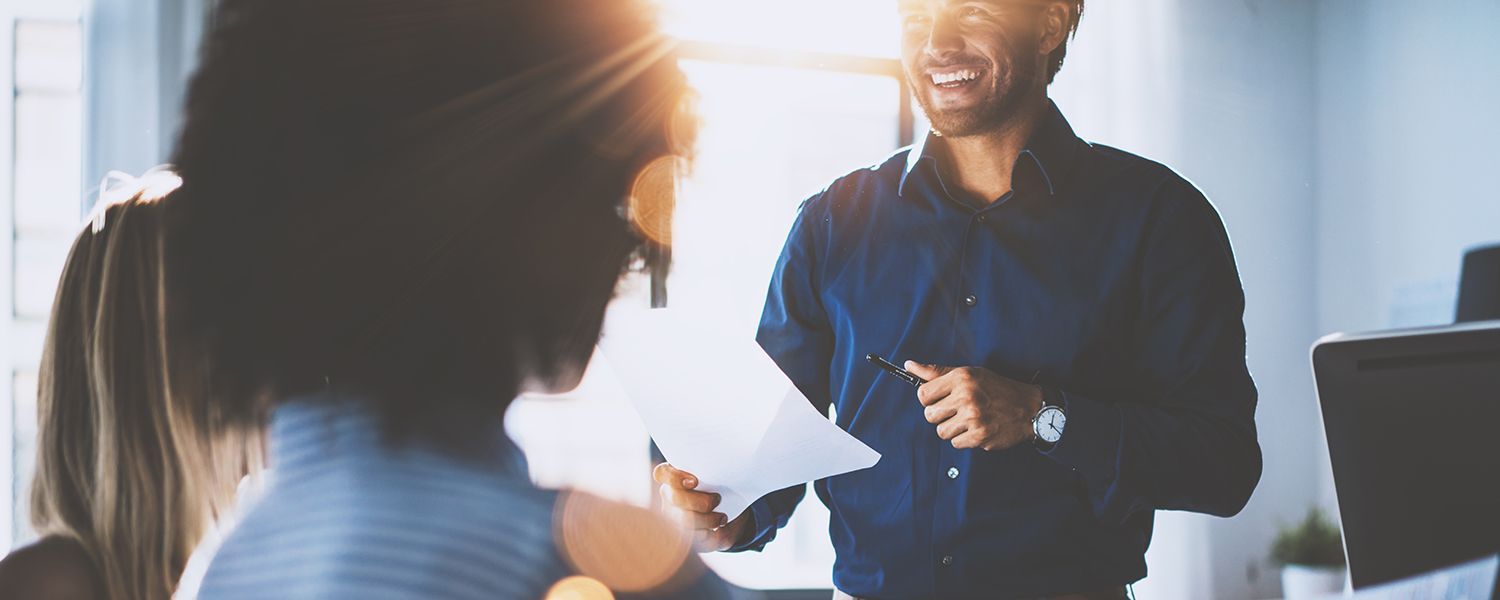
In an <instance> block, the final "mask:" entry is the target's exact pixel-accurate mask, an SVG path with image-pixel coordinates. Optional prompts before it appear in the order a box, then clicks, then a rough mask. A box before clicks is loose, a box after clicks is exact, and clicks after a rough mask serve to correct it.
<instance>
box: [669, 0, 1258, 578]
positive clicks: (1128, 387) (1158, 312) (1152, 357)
mask: <svg viewBox="0 0 1500 600" xmlns="http://www.w3.org/2000/svg"><path fill="white" fill-rule="evenodd" d="M900 6H901V19H902V28H903V32H904V33H903V41H902V47H903V61H902V62H903V65H904V68H905V70H906V75H907V77H908V78H909V80H910V83H911V86H912V89H913V90H914V93H915V95H916V97H917V99H918V101H919V102H920V103H921V105H922V108H923V109H924V111H925V112H926V114H927V116H928V118H929V120H930V121H931V123H932V132H931V133H930V134H928V135H927V136H926V138H925V140H923V141H922V142H921V143H919V144H918V145H917V146H915V147H913V148H909V149H906V150H902V151H900V152H898V153H896V154H895V155H894V156H892V157H891V158H890V159H888V160H886V161H885V162H884V163H882V164H879V165H876V166H873V167H871V168H869V169H862V170H860V171H856V172H854V173H851V174H849V175H847V176H845V177H843V178H841V179H839V180H837V181H835V182H833V184H832V185H830V186H829V187H828V189H827V190H825V191H824V192H822V193H821V194H818V195H817V196H814V197H813V198H811V199H809V200H808V201H807V202H806V203H805V204H804V205H803V207H802V210H801V213H800V214H799V216H798V219H797V221H796V223H795V225H793V227H792V231H791V233H790V236H789V238H788V240H787V244H786V248H785V250H784V251H783V253H782V255H781V259H780V261H779V262H778V264H777V266H776V270H775V272H774V275H773V279H772V281H771V286H770V293H769V296H768V298H767V301H766V308H765V313H764V315H763V317H762V320H761V327H760V333H759V337H758V339H759V341H760V343H761V345H762V347H764V348H765V350H766V351H767V353H769V354H770V355H771V356H772V357H773V358H774V359H775V360H776V362H777V363H778V364H779V365H780V366H781V367H782V369H784V370H785V371H786V372H787V374H788V375H789V376H790V377H791V379H792V380H793V381H794V382H795V383H796V384H797V386H798V387H799V388H800V389H801V390H802V391H803V392H804V393H805V394H806V395H807V397H808V398H809V399H811V400H812V402H813V403H814V404H815V405H817V408H818V409H820V410H824V411H826V409H827V408H828V407H829V406H830V405H833V406H834V407H836V408H837V415H838V416H837V421H838V424H839V425H840V426H841V427H843V428H845V429H847V430H848V431H849V432H851V433H852V434H854V435H855V436H857V437H859V438H860V439H862V440H864V441H865V442H866V443H868V444H869V445H871V446H872V447H874V448H875V449H876V450H878V451H880V453H881V454H882V455H883V457H882V459H881V461H880V463H879V464H877V465H876V466H875V467H873V468H870V469H866V470H863V471H858V472H854V473H849V474H845V475H840V476H837V477H833V478H829V479H826V480H822V481H818V482H816V484H815V486H814V487H815V489H816V491H817V494H818V497H819V498H820V499H821V500H822V501H823V502H824V503H825V504H827V506H828V508H829V510H830V513H831V522H830V524H829V530H830V534H831V535H832V538H833V543H834V547H835V549H836V550H837V562H836V563H835V566H834V573H833V579H834V583H835V585H836V586H837V587H838V588H839V590H840V592H839V594H840V596H841V597H850V596H852V597H859V598H1085V599H1094V598H1108V599H1115V598H1121V597H1124V596H1125V595H1126V586H1128V585H1129V584H1130V583H1132V582H1135V581H1137V580H1139V579H1140V578H1142V577H1144V576H1145V574H1146V564H1145V559H1144V554H1145V551H1146V547H1147V545H1148V544H1149V542H1150V540H1151V528H1152V520H1153V515H1154V512H1155V511H1157V510H1187V511H1195V512H1203V513H1208V514H1213V515H1218V516H1225V517H1227V516H1231V515H1234V514H1236V513H1237V512H1239V511H1240V509H1241V508H1242V507H1244V505H1245V503H1246V502H1247V501H1248V500H1249V497H1250V494H1251V492H1252V491H1253V490H1254V488H1255V485H1256V483H1257V482H1258V481H1259V479H1260V470H1261V457H1260V447H1259V445H1258V443H1257V441H1256V434H1255V420H1254V415H1255V404H1256V390H1255V385H1254V383H1253V382H1252V381H1251V378H1250V374H1249V372H1248V370H1247V368H1246V365H1245V329H1244V325H1243V312H1244V294H1243V291H1242V289H1241V287H1240V281H1239V275H1238V273H1237V271H1236V268H1235V262H1234V257H1233V255H1232V253H1231V251H1230V245H1229V239H1228V236H1227V235H1226V234H1225V230H1224V226H1223V224H1222V222H1221V221H1220V219H1219V216H1218V214H1217V212H1216V211H1215V210H1214V208H1213V207H1212V205H1210V204H1209V202H1208V201H1207V200H1206V199H1205V198H1204V196H1203V195H1202V194H1201V193H1200V192H1199V191H1198V190H1197V189H1195V188H1194V187H1193V186H1192V185H1191V184H1190V183H1188V182H1187V181H1186V180H1184V179H1183V178H1182V177H1180V176H1178V175H1177V174H1176V173H1174V172H1172V171H1171V170H1170V169H1168V168H1167V167H1165V166H1162V165H1160V164H1157V163H1154V162H1151V161H1149V160H1146V159H1143V158H1140V157H1138V156H1134V155H1132V154H1129V153H1126V152H1123V151H1121V150H1117V149H1114V148H1109V147H1106V146H1102V145H1098V144H1091V143H1088V142H1085V141H1083V140H1081V139H1079V138H1078V137H1077V136H1076V135H1075V134H1074V133H1073V130H1072V129H1071V128H1070V127H1069V125H1068V123H1067V121H1066V120H1065V119H1064V118H1063V115H1062V113H1061V112H1060V111H1059V110H1058V108H1057V107H1056V105H1054V104H1053V103H1052V102H1051V101H1050V100H1049V99H1048V97H1047V86H1048V85H1049V84H1050V83H1051V81H1052V78H1053V76H1054V75H1056V73H1057V71H1058V69H1059V68H1061V66H1062V62H1063V57H1064V56H1065V54H1066V49H1067V41H1068V38H1069V37H1070V36H1071V34H1072V33H1073V31H1075V30H1076V28H1077V25H1078V21H1079V18H1080V16H1081V15H1082V12H1083V1H1082V0H1050V1H1048V0H1031V1H1016V0H971V1H963V0H901V2H900ZM867 353H876V354H882V355H886V356H893V357H899V358H903V359H911V360H909V361H908V362H907V363H906V368H907V369H909V370H910V371H911V372H912V373H914V374H916V375H917V376H919V377H921V378H923V379H925V380H927V382H926V383H924V384H922V385H921V386H920V387H919V388H917V390H916V393H915V394H913V392H912V387H911V386H910V385H909V384H907V383H906V382H904V381H902V380H900V379H898V378H896V377H890V376H887V375H884V374H883V373H882V372H881V371H880V370H878V369H876V368H875V367H873V366H871V365H869V364H867V363H866V362H865V360H864V358H865V355H866V354H867ZM656 477H657V480H658V481H659V482H661V484H662V487H661V491H662V494H663V496H664V497H665V498H666V499H667V500H668V501H669V502H670V503H672V504H674V505H675V506H677V507H678V508H681V509H682V510H683V512H684V513H685V517H686V518H688V519H690V520H692V521H693V523H694V524H695V526H696V527H697V528H698V529H699V539H700V543H701V544H702V545H703V546H705V547H707V548H709V549H715V550H731V551H736V550H747V549H759V548H761V547H763V546H764V545H765V544H766V543H768V542H769V541H771V539H772V538H773V537H774V536H775V534H776V530H777V529H778V528H779V527H781V526H783V525H785V524H786V522H787V519H788V518H789V517H790V515H791V514H792V511H793V509H794V508H795V507H796V505H797V504H798V502H799V501H800V500H801V499H802V497H803V495H804V490H805V486H798V487H794V488H789V489H786V490H782V491H780V492H776V493H773V494H770V495H768V496H766V497H764V498H762V499H760V500H759V501H757V502H756V503H755V504H754V505H753V506H752V507H751V509H750V510H747V511H746V512H745V513H744V514H742V515H722V514H719V513H717V512H715V511H714V506H715V505H716V503H717V500H718V499H717V498H716V497H715V496H714V495H712V494H706V493H702V492H697V491H694V488H696V487H697V484H698V481H697V480H696V478H694V477H693V476H692V475H691V474H689V473H685V472H682V471H679V470H676V469H674V468H672V467H671V466H668V465H663V466H662V467H660V468H658V469H657V472H656Z"/></svg>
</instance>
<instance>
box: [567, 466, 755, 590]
mask: <svg viewBox="0 0 1500 600" xmlns="http://www.w3.org/2000/svg"><path fill="white" fill-rule="evenodd" d="M553 526H554V528H555V529H556V531H555V534H556V535H555V539H556V540H557V550H558V552H559V554H561V555H562V558H563V560H564V561H566V562H567V564H568V566H569V567H570V570H571V571H572V572H574V573H576V574H577V579H579V580H580V585H598V584H603V586H604V587H607V588H609V590H610V591H612V592H613V593H614V594H615V595H616V596H617V597H619V598H640V599H646V598H650V599H666V598H672V599H676V598H682V599H688V598H692V599H695V600H697V599H702V600H714V599H717V598H728V593H729V592H728V589H727V587H726V585H725V584H724V582H723V581H722V580H720V579H719V578H718V576H717V575H715V574H714V573H713V571H711V570H709V569H708V567H706V566H705V565H704V564H703V561H702V560H700V559H699V558H698V555H697V554H696V553H695V552H694V551H693V546H692V539H691V538H690V537H689V535H688V534H687V532H685V531H684V530H682V529H681V528H679V527H676V526H674V525H673V524H672V523H671V522H670V521H669V520H667V519H666V518H665V517H664V516H662V515H661V514H659V513H656V512H653V511H651V510H647V509H644V508H640V507H637V506H631V505H628V504H623V503H619V502H612V501H609V500H605V499H603V498H599V497H597V496H593V495H591V494H587V493H583V492H565V493H563V494H561V495H560V496H559V497H558V502H557V509H556V513H555V514H554V515H553ZM560 584H563V583H562V582H560Z"/></svg>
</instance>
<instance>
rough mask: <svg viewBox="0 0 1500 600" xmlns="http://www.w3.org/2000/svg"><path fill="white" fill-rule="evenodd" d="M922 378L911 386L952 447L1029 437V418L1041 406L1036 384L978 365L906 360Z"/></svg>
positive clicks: (988, 446) (999, 444)
mask: <svg viewBox="0 0 1500 600" xmlns="http://www.w3.org/2000/svg"><path fill="white" fill-rule="evenodd" d="M906 370H908V371H911V372H912V373H913V374H915V375H916V376H918V377H921V378H922V379H926V380H927V383H925V384H922V387H919V388H917V400H919V401H921V402H922V406H923V407H924V408H923V411H922V412H923V414H924V415H925V416H926V417H927V422H928V423H932V424H933V425H936V426H937V434H938V437H940V438H943V439H945V440H948V441H950V442H952V443H953V447H954V448H958V449H960V450H962V449H966V448H982V449H984V450H1004V449H1006V448H1010V447H1013V446H1016V445H1018V444H1021V443H1023V442H1028V441H1031V439H1032V438H1033V437H1034V436H1035V434H1034V433H1033V432H1032V430H1031V420H1032V419H1033V418H1035V417H1036V413H1037V411H1040V410H1041V409H1042V388H1040V387H1037V386H1034V385H1031V384H1029V383H1021V382H1019V381H1016V380H1014V379H1008V378H1005V377H1001V376H1000V375H997V374H995V373H994V372H993V371H990V370H987V369H981V368H979V367H957V368H955V367H942V366H938V365H924V364H921V363H917V362H913V361H909V360H908V361H906Z"/></svg>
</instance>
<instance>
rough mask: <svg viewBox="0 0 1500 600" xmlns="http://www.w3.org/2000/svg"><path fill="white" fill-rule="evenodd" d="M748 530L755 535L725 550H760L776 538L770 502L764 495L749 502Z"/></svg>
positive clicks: (774, 521) (774, 520) (774, 519)
mask: <svg viewBox="0 0 1500 600" xmlns="http://www.w3.org/2000/svg"><path fill="white" fill-rule="evenodd" d="M748 512H749V515H750V530H751V531H754V532H755V535H752V536H750V541H747V542H745V543H743V544H739V545H737V546H731V547H729V549H727V550H725V552H744V551H746V550H753V551H755V552H760V551H761V550H763V549H765V547H766V544H769V543H771V540H774V539H776V517H775V515H772V514H771V504H770V502H769V501H768V500H767V498H766V497H764V496H762V497H761V499H759V500H756V501H755V502H753V503H751V504H750V510H749V511H748Z"/></svg>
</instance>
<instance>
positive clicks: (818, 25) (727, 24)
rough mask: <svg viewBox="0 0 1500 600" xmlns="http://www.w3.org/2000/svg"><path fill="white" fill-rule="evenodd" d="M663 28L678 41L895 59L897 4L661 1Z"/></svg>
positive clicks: (888, 0)
mask: <svg viewBox="0 0 1500 600" xmlns="http://www.w3.org/2000/svg"><path fill="white" fill-rule="evenodd" d="M662 25H663V26H664V27H665V28H666V30H667V31H668V32H669V33H671V34H672V35H675V36H677V37H680V38H683V39H688V40H698V41H708V42H720V43H727V44H745V45H752V46H760V47H766V48H776V49H779V50H807V51H814V52H835V53H841V54H856V55H861V56H882V57H889V58H894V57H896V56H898V54H897V52H898V49H899V46H900V39H898V37H897V35H898V29H897V27H896V3H895V2H894V0H813V1H808V0H760V1H757V2H746V1H745V0H662Z"/></svg>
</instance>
